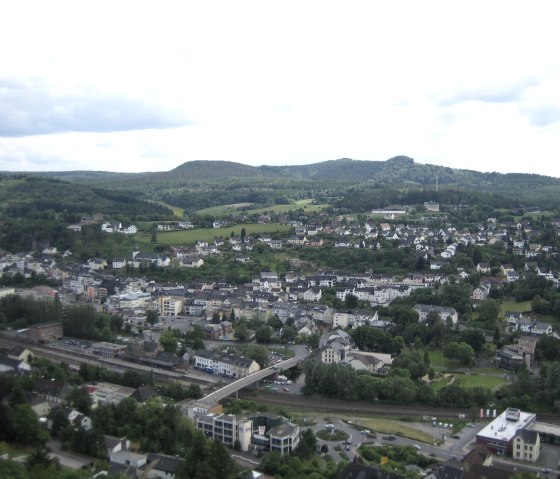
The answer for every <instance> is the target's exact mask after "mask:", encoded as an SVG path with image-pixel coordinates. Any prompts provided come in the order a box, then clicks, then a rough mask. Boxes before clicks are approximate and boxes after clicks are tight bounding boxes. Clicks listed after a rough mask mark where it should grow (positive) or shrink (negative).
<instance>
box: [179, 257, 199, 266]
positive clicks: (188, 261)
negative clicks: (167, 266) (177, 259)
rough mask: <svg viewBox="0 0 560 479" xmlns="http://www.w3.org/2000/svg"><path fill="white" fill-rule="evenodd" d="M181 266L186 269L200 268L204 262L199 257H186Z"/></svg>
mask: <svg viewBox="0 0 560 479" xmlns="http://www.w3.org/2000/svg"><path fill="white" fill-rule="evenodd" d="M180 265H181V266H183V267H185V268H200V267H201V266H202V265H204V260H203V259H202V258H200V257H199V256H184V257H183V258H182V259H181V263H180Z"/></svg>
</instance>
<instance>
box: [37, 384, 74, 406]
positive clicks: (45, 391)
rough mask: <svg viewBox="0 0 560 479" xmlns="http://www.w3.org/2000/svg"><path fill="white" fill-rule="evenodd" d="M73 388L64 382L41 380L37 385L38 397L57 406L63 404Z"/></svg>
mask: <svg viewBox="0 0 560 479" xmlns="http://www.w3.org/2000/svg"><path fill="white" fill-rule="evenodd" d="M71 389H72V388H71V387H70V386H68V385H67V384H66V383H65V382H64V381H59V380H56V379H47V378H41V379H39V380H38V381H37V382H36V383H35V392H36V393H37V395H38V396H39V397H40V398H42V399H46V400H47V401H49V402H51V403H55V404H62V403H63V402H64V401H65V400H66V396H67V395H68V393H69V392H70V390H71Z"/></svg>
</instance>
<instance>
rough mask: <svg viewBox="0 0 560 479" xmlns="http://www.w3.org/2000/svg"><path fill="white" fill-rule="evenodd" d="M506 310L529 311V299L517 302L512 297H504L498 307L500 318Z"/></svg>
mask: <svg viewBox="0 0 560 479" xmlns="http://www.w3.org/2000/svg"><path fill="white" fill-rule="evenodd" d="M506 311H515V312H516V313H527V312H530V311H531V301H522V302H521V303H517V302H516V301H514V300H512V299H507V300H506V299H504V300H503V301H502V305H501V308H500V318H503V317H504V314H505V312H506Z"/></svg>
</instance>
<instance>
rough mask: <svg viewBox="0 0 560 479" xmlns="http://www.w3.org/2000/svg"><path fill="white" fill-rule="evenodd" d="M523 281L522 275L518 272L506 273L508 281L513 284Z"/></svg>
mask: <svg viewBox="0 0 560 479" xmlns="http://www.w3.org/2000/svg"><path fill="white" fill-rule="evenodd" d="M520 279H521V275H520V274H519V273H518V272H517V271H508V272H507V273H506V281H507V282H508V283H511V282H513V281H519V280H520Z"/></svg>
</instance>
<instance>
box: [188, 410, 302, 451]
mask: <svg viewBox="0 0 560 479" xmlns="http://www.w3.org/2000/svg"><path fill="white" fill-rule="evenodd" d="M196 427H197V429H199V430H201V431H202V432H203V433H204V434H205V435H206V436H208V437H211V438H213V439H217V440H219V441H221V442H223V443H224V444H226V445H228V446H230V447H233V446H234V445H235V444H238V446H239V447H240V449H241V450H242V451H249V450H256V451H266V452H268V451H277V452H279V453H280V454H281V455H287V454H289V453H290V452H291V451H293V450H294V449H295V448H296V447H297V445H298V444H299V436H300V429H299V426H297V425H295V424H292V423H291V422H289V421H288V420H287V419H286V418H284V417H281V416H276V415H272V414H258V415H255V416H233V415H228V414H207V415H204V416H199V417H197V418H196Z"/></svg>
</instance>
